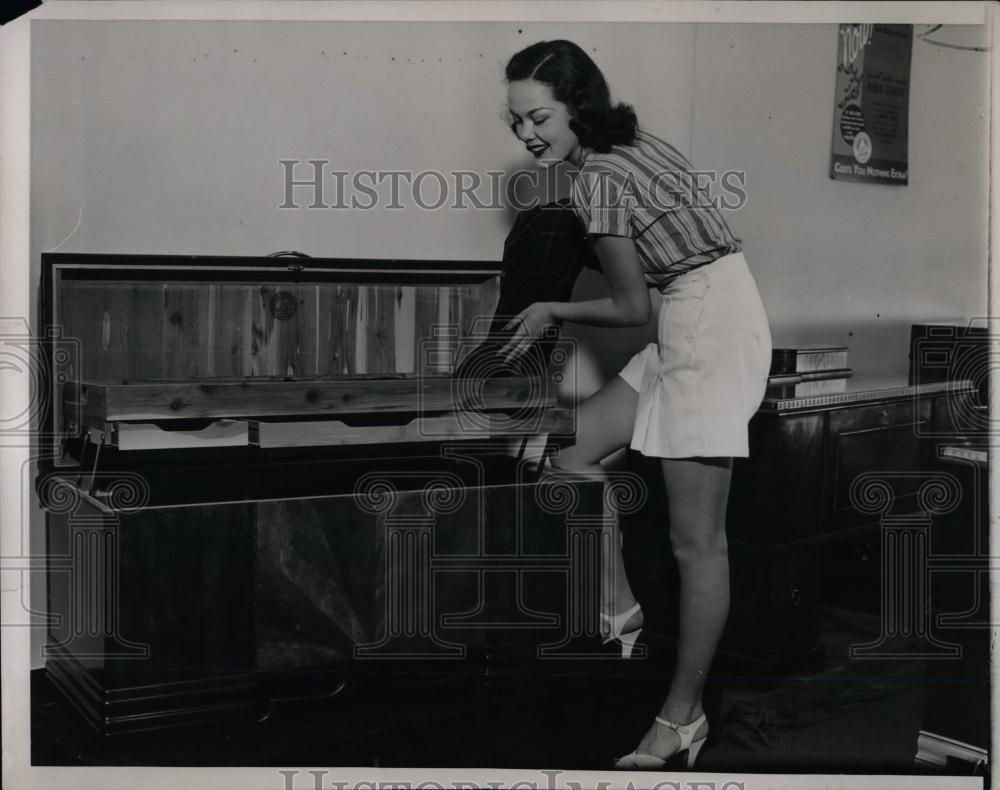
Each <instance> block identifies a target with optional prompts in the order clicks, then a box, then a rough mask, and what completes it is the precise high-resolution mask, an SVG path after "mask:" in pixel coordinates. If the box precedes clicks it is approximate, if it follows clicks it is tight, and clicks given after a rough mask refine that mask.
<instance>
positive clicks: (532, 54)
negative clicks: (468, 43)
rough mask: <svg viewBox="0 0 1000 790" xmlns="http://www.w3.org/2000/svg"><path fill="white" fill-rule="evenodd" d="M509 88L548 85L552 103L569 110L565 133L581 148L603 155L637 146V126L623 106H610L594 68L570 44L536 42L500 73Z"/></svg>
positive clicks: (630, 111)
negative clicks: (518, 83) (529, 82)
mask: <svg viewBox="0 0 1000 790" xmlns="http://www.w3.org/2000/svg"><path fill="white" fill-rule="evenodd" d="M504 73H505V76H506V77H507V82H515V81H517V80H535V82H541V83H543V84H544V85H548V86H549V89H550V90H551V91H552V95H553V96H554V97H555V99H556V101H559V102H562V103H563V104H565V105H566V106H567V107H569V110H570V114H571V115H572V118H571V119H570V122H569V128H570V129H572V130H573V133H574V134H575V135H576V136H577V139H578V140H579V141H580V144H581V145H583V146H586V147H587V148H592V149H593V150H595V151H599V152H600V153H602V154H606V153H608V152H609V151H610V150H611V146H613V145H629V144H631V143H632V142H633V141H634V140H635V134H636V128H637V127H638V120H637V119H636V116H635V110H633V109H632V107H631V106H629V105H628V104H624V103H619V104H616V105H612V104H611V92H610V91H609V90H608V83H607V81H606V80H605V79H604V75H603V74H602V73H601V70H600V69H599V68H598V67H597V64H596V63H594V61H593V60H591V59H590V56H589V55H587V53H586V52H584V51H583V50H582V49H581V48H580V47H579V46H577V45H576V44H574V43H573V42H572V41H566V40H564V39H559V40H556V41H539V42H537V43H536V44H532V45H531V46H530V47H526V48H524V49H522V50H521V51H520V52H518V53H517V54H515V55H514V56H513V57H512V58H511V59H510V60H509V61H508V62H507V68H506V69H505V70H504Z"/></svg>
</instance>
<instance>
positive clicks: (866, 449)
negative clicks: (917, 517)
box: [824, 399, 931, 530]
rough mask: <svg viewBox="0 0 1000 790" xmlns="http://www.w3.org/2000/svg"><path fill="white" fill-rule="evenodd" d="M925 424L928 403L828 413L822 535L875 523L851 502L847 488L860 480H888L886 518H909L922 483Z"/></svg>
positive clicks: (874, 518) (873, 516)
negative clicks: (889, 496) (871, 477)
mask: <svg viewBox="0 0 1000 790" xmlns="http://www.w3.org/2000/svg"><path fill="white" fill-rule="evenodd" d="M930 420H931V402H930V400H926V399H920V400H917V399H912V400H905V401H895V402H890V403H881V404H871V405H866V406H859V407H855V408H845V409H839V410H836V411H833V412H831V413H830V415H829V426H828V430H827V451H826V469H827V472H828V474H827V475H826V476H825V480H826V487H827V491H826V501H828V502H829V503H830V508H829V509H828V510H827V516H828V518H827V522H826V524H825V525H824V526H825V529H826V530H835V529H842V528H844V527H847V526H856V525H858V524H859V523H864V522H866V521H878V520H879V517H880V514H877V513H876V514H873V513H870V512H865V510H864V508H862V507H859V504H860V503H857V502H855V501H854V495H852V486H853V484H854V482H855V480H857V478H858V477H859V476H860V475H863V474H871V473H879V472H884V473H886V475H887V476H889V477H891V480H892V482H891V489H892V497H893V498H892V503H891V505H890V510H889V513H893V514H898V513H905V512H908V511H909V512H912V511H913V510H914V509H915V508H916V507H917V504H916V496H915V495H916V492H917V490H918V489H919V487H920V485H921V483H922V482H923V480H922V478H921V475H920V474H919V472H920V470H921V469H924V468H926V466H925V465H924V462H925V461H926V459H925V457H924V456H925V452H924V442H923V440H922V436H923V435H925V434H926V433H927V429H928V427H929V424H930Z"/></svg>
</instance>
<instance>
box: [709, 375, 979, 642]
mask: <svg viewBox="0 0 1000 790" xmlns="http://www.w3.org/2000/svg"><path fill="white" fill-rule="evenodd" d="M974 396H975V390H974V388H973V387H972V385H971V383H970V382H968V381H960V382H938V383H932V384H923V385H905V386H904V385H900V386H881V387H873V388H866V387H865V385H864V384H863V383H857V382H851V384H850V388H849V389H848V391H847V392H845V393H842V394H835V395H822V396H814V397H804V398H788V399H768V400H766V401H765V402H764V404H763V405H762V407H761V409H760V410H759V412H758V413H757V414H756V415H755V416H754V418H753V420H752V421H751V423H750V447H751V450H750V458H748V459H737V460H736V461H735V463H734V467H733V483H732V489H731V494H730V500H729V508H728V514H727V533H728V536H729V540H730V546H731V550H730V554H731V566H732V569H733V581H732V589H733V607H732V612H731V616H730V624H729V627H728V630H727V635H726V638H725V640H724V642H723V647H724V648H728V649H730V650H733V651H734V652H735V653H737V654H738V655H745V656H746V657H747V658H750V659H755V660H758V659H759V660H765V661H770V662H774V661H778V660H781V659H782V658H788V657H789V656H794V655H796V654H798V655H800V656H802V657H803V660H806V659H807V658H808V657H809V656H810V655H813V654H814V652H815V650H816V649H817V645H818V638H819V616H820V608H821V607H822V606H839V607H843V608H847V609H853V610H858V611H865V612H870V613H873V614H878V613H879V612H880V607H881V605H882V600H883V590H882V584H883V559H884V558H883V556H882V543H883V537H884V535H883V526H884V524H885V522H886V520H887V519H892V518H894V517H900V516H903V517H905V516H907V515H908V514H909V515H913V514H918V515H919V514H922V513H923V509H924V508H925V504H924V503H922V502H921V500H920V492H921V490H922V487H923V486H925V485H927V484H928V483H929V482H932V478H933V476H934V469H935V463H934V460H933V454H934V450H935V447H936V446H937V443H938V442H939V441H940V440H941V438H942V437H946V436H950V435H953V434H952V431H954V430H955V428H956V425H957V424H958V423H959V422H960V418H961V416H962V415H963V414H969V413H972V410H973V405H974V404H973V400H974ZM956 415H958V417H956ZM765 635H766V636H765Z"/></svg>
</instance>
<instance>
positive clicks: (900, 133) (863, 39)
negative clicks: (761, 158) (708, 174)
mask: <svg viewBox="0 0 1000 790" xmlns="http://www.w3.org/2000/svg"><path fill="white" fill-rule="evenodd" d="M912 48H913V25H875V24H847V25H844V24H842V25H840V27H839V30H838V40H837V88H836V94H835V102H836V104H835V106H834V111H833V156H832V159H831V162H830V178H834V179H837V180H842V181H867V182H870V183H876V184H903V185H905V184H906V183H907V180H908V172H909V166H908V158H907V121H908V114H909V103H910V101H909V99H910V55H911V52H912Z"/></svg>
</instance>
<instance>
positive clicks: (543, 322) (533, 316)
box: [498, 302, 556, 363]
mask: <svg viewBox="0 0 1000 790" xmlns="http://www.w3.org/2000/svg"><path fill="white" fill-rule="evenodd" d="M555 323H556V317H555V316H554V315H553V313H552V306H551V305H550V304H549V303H548V302H535V303H534V304H532V305H530V306H528V307H526V308H525V309H524V310H522V311H521V312H520V313H518V314H517V315H516V316H514V317H513V318H512V319H511V320H510V321H508V322H507V323H506V324H505V325H504V327H503V328H504V329H513V330H514V334H513V335H512V336H511V338H510V340H508V341H507V342H506V343H505V344H504V345H503V347H502V348H501V349H500V351H499V352H498V353H499V354H500V356H501V357H503V359H504V361H505V362H508V363H509V362H512V361H513V360H515V359H517V358H518V357H521V356H523V355H524V354H525V353H526V352H527V350H528V349H529V348H530V347H531V344H532V343H534V342H535V341H536V340H538V339H539V338H540V337H542V335H543V334H544V333H545V328H546V327H549V326H552V325H553V324H555Z"/></svg>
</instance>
